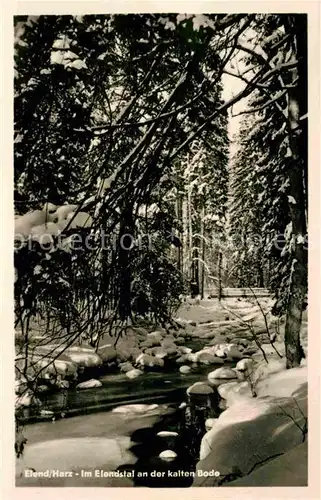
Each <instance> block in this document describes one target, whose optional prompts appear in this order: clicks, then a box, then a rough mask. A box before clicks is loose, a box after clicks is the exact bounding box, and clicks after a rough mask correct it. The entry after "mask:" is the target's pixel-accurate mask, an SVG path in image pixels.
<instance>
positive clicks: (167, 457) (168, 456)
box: [158, 450, 177, 462]
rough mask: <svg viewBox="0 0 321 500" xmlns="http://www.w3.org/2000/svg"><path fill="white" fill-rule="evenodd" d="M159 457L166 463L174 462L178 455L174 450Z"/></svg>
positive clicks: (166, 451)
mask: <svg viewBox="0 0 321 500" xmlns="http://www.w3.org/2000/svg"><path fill="white" fill-rule="evenodd" d="M158 456H159V458H160V459H161V460H164V461H165V462H172V461H173V460H175V458H176V457H177V453H175V451H172V450H164V451H162V452H161V453H160V454H159V455H158Z"/></svg>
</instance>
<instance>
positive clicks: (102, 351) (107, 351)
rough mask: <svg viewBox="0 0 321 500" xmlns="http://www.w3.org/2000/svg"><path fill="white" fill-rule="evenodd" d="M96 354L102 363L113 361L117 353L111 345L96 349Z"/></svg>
mask: <svg viewBox="0 0 321 500" xmlns="http://www.w3.org/2000/svg"><path fill="white" fill-rule="evenodd" d="M98 353H99V356H100V357H101V359H102V360H103V363H108V362H110V361H113V360H114V359H116V357H117V351H116V349H115V347H114V346H113V345H112V344H106V345H103V346H101V347H99V348H98Z"/></svg>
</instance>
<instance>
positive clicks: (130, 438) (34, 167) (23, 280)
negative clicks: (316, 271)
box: [11, 4, 319, 498]
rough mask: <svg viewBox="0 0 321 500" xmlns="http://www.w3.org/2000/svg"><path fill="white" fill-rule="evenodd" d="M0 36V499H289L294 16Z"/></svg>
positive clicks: (299, 348) (145, 22)
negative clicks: (2, 241) (4, 218)
mask: <svg viewBox="0 0 321 500" xmlns="http://www.w3.org/2000/svg"><path fill="white" fill-rule="evenodd" d="M289 6H290V4H289ZM257 8H258V11H259V5H258V6H257ZM213 9H215V4H213ZM12 23H13V26H12V30H13V31H14V40H13V42H14V47H13V55H14V68H13V71H14V75H13V76H14V82H13V87H14V90H13V93H14V96H13V104H14V138H13V142H14V145H13V149H14V152H13V155H14V222H13V224H14V248H13V249H12V250H11V253H12V254H13V262H14V285H13V290H14V344H15V346H14V350H15V359H14V360H12V363H14V371H15V387H14V393H15V396H14V426H15V440H14V443H13V444H14V451H13V453H14V454H15V473H14V475H15V486H16V487H19V488H21V487H24V488H28V487H50V488H52V487H58V488H59V487H60V488H61V487H80V488H86V487H90V488H123V487H128V488H136V487H140V488H168V489H171V488H185V489H188V488H198V487H202V488H209V487H216V488H217V487H262V488H263V487H264V488H270V487H307V486H308V451H309V450H308V448H309V446H310V441H309V425H308V355H309V353H308V308H309V294H308V291H309V287H308V261H309V260H308V213H309V204H308V179H309V176H310V172H311V170H310V167H311V166H310V165H308V163H309V162H308V157H309V156H308V152H309V147H308V142H309V141H308V139H309V134H310V129H309V134H308V94H309V93H308V83H309V81H308V80H309V79H308V53H311V51H312V52H313V51H314V50H316V57H317V54H318V52H317V51H318V50H319V47H313V46H309V47H308V39H309V15H308V14H307V13H304V11H302V13H295V12H294V13H291V9H290V11H289V12H287V13H273V12H266V13H260V12H258V13H246V12H245V13H244V12H243V13H239V12H235V13H233V12H227V13H221V12H220V13H215V10H214V12H204V13H196V14H191V13H184V12H174V13H173V12H169V13H153V12H150V13H136V14H135V13H108V12H106V13H97V14H96V13H90V12H89V11H88V13H84V14H83V15H73V14H58V13H56V14H50V15H49V14H46V13H44V14H42V15H40V14H39V15H33V14H30V15H20V14H19V15H15V16H14V18H13V19H12ZM311 106H312V107H313V106H314V102H311V100H310V99H309V107H311ZM315 167H316V165H315ZM312 333H315V334H318V332H317V331H315V332H312ZM309 348H310V343H309ZM310 352H311V351H310ZM316 375H317V374H316ZM309 404H310V401H309ZM309 466H310V464H309ZM184 491H186V490H184ZM184 491H183V494H184ZM194 491H195V490H194ZM207 491H209V490H207ZM272 493H273V490H272ZM165 494H166V493H165ZM235 494H237V489H236V490H235ZM257 498H259V494H258V496H257Z"/></svg>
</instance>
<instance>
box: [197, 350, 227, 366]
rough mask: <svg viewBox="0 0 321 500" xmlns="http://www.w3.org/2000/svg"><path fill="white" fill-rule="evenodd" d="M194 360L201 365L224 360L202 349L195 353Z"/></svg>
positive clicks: (220, 362)
mask: <svg viewBox="0 0 321 500" xmlns="http://www.w3.org/2000/svg"><path fill="white" fill-rule="evenodd" d="M195 360H196V362H197V363H201V364H203V365H214V364H218V365H219V364H223V363H224V361H223V360H222V358H219V357H218V356H215V355H214V354H212V353H211V352H210V351H208V350H206V349H204V350H202V351H199V352H197V353H195Z"/></svg>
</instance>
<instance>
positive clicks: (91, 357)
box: [68, 347, 103, 368]
mask: <svg viewBox="0 0 321 500" xmlns="http://www.w3.org/2000/svg"><path fill="white" fill-rule="evenodd" d="M68 356H69V357H70V359H71V361H72V362H73V363H74V364H75V365H76V366H83V367H86V368H93V367H96V366H101V365H102V363H103V361H102V359H101V357H100V356H99V354H97V353H95V351H94V350H93V349H87V348H82V347H70V349H68Z"/></svg>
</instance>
